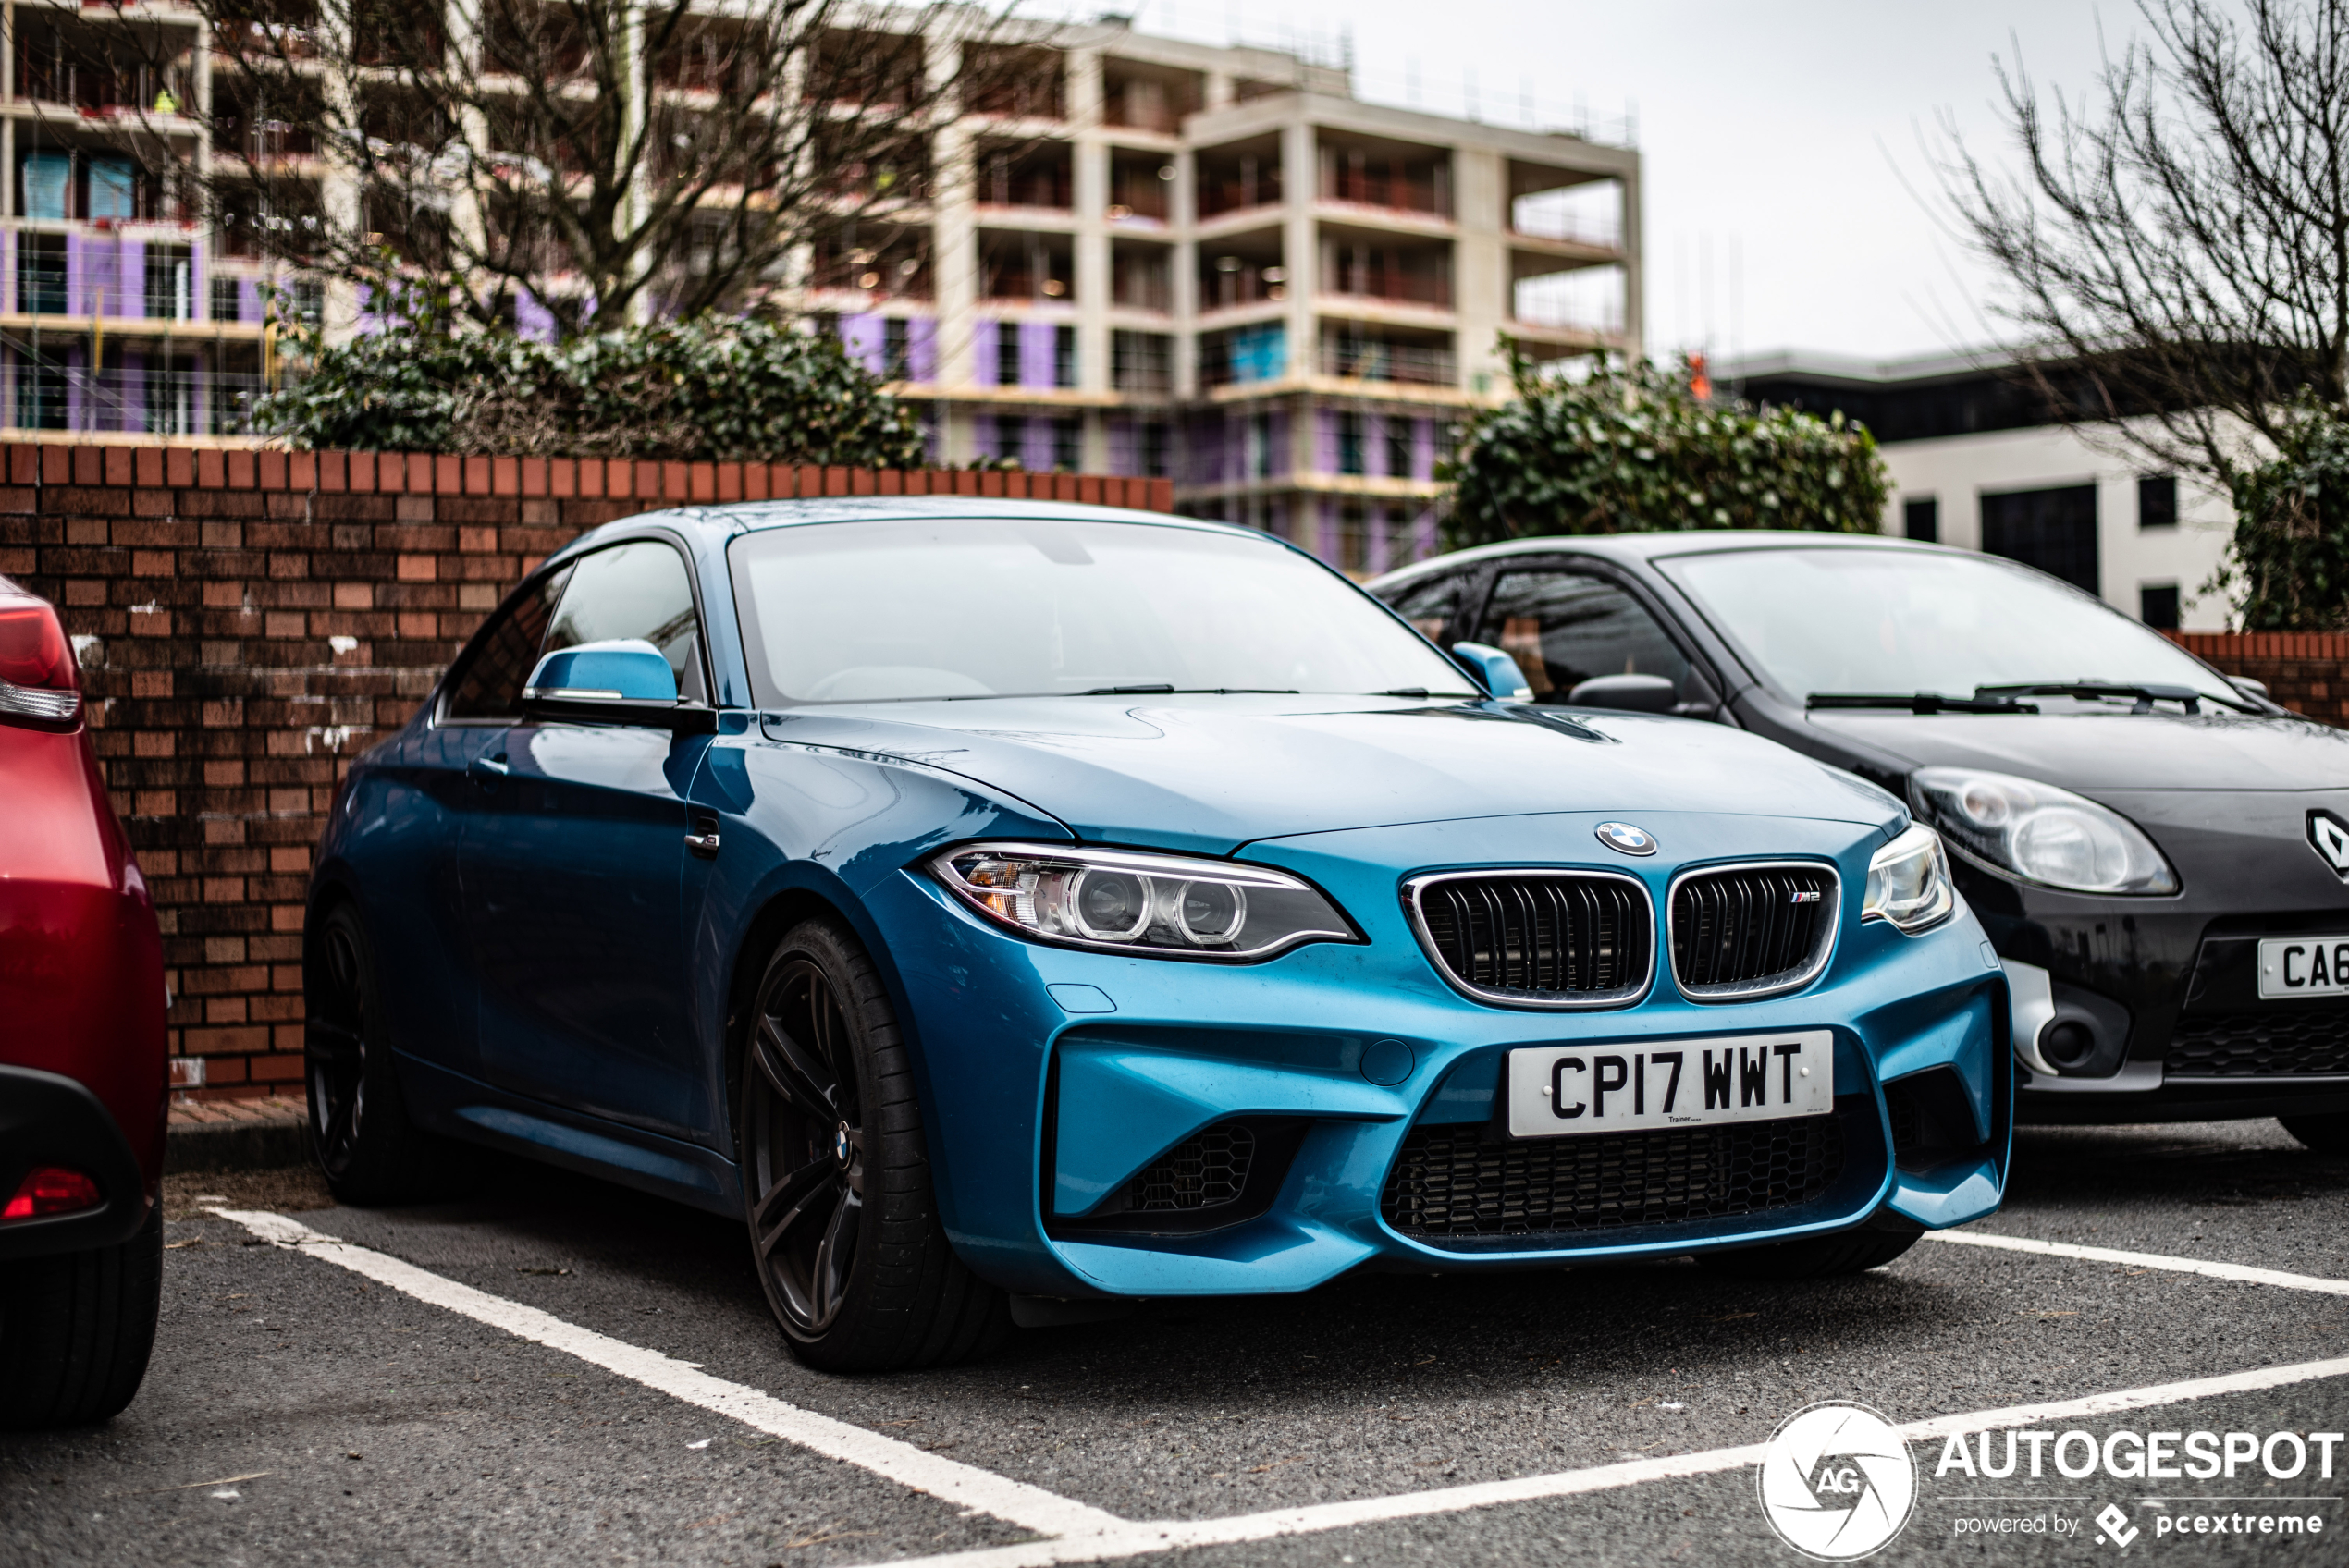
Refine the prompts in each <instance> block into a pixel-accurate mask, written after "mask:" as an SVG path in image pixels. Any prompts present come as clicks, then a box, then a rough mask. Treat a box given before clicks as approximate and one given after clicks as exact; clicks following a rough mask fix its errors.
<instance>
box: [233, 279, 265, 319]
mask: <svg viewBox="0 0 2349 1568" xmlns="http://www.w3.org/2000/svg"><path fill="white" fill-rule="evenodd" d="M237 319H238V320H239V321H252V322H257V321H259V320H260V319H261V285H260V284H258V283H256V282H254V281H253V280H252V278H249V277H247V278H240V279H239V280H238V283H237Z"/></svg>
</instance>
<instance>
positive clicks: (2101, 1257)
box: [1925, 1231, 2349, 1296]
mask: <svg viewBox="0 0 2349 1568" xmlns="http://www.w3.org/2000/svg"><path fill="white" fill-rule="evenodd" d="M1925 1240H1926V1241H1928V1242H1949V1243H1953V1244H1955V1245H1958V1246H1966V1247H1996V1248H1998V1249H1999V1250H2000V1251H2003V1252H2029V1253H2037V1254H2038V1255H2039V1256H2042V1257H2076V1258H2078V1259H2080V1260H2081V1261H2082V1262H2084V1263H2119V1264H2125V1265H2126V1266H2128V1267H2129V1268H2161V1269H2167V1270H2170V1271H2171V1272H2172V1273H2177V1274H2199V1275H2201V1276H2202V1277H2203V1278H2204V1279H2206V1280H2236V1281H2238V1282H2240V1283H2242V1284H2246V1285H2278V1286H2281V1287H2282V1288H2283V1289H2285V1290H2287V1291H2321V1292H2324V1293H2325V1294H2327V1295H2335V1296H2349V1280H2328V1279H2325V1278H2323V1277H2322V1276H2321V1275H2317V1274H2287V1273H2285V1272H2283V1271H2282V1270H2281V1269H2277V1268H2249V1267H2246V1266H2245V1265H2244V1264H2240V1263H2206V1262H2204V1261H2203V1260H2202V1259H2200V1258H2197V1257H2170V1256H2164V1255H2163V1254H2160V1253H2152V1252H2118V1251H2115V1250H2114V1249H2113V1248H2111V1247H2079V1246H2073V1245H2072V1244H2071V1243H2068V1242H2036V1241H2033V1240H2031V1239H2030V1238H2029V1237H2027V1236H1995V1235H1991V1234H1989V1233H1988V1232H1986V1231H1927V1232H1925Z"/></svg>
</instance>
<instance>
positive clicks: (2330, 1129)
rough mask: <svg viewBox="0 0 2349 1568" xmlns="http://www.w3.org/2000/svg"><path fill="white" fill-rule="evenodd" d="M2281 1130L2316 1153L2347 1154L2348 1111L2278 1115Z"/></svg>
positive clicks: (2348, 1137)
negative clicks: (2322, 1114)
mask: <svg viewBox="0 0 2349 1568" xmlns="http://www.w3.org/2000/svg"><path fill="white" fill-rule="evenodd" d="M2276 1120H2277V1121H2281V1122H2282V1123H2283V1130H2284V1131H2285V1132H2287V1133H2291V1134H2292V1135H2293V1136H2294V1137H2295V1138H2297V1139H2299V1140H2300V1141H2301V1142H2302V1143H2304V1144H2306V1145H2308V1147H2310V1148H2311V1149H2314V1150H2315V1151H2316V1152H2317V1153H2318V1154H2341V1155H2349V1112H2343V1111H2334V1112H2332V1113H2331V1114H2330V1115H2324V1116H2279V1117H2277V1118H2276Z"/></svg>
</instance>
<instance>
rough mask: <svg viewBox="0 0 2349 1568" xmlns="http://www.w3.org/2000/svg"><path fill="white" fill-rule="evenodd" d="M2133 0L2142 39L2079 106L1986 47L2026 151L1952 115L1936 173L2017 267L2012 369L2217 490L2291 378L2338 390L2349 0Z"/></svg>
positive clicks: (2343, 396) (2346, 228) (2273, 413)
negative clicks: (2232, 0) (1985, 146)
mask: <svg viewBox="0 0 2349 1568" xmlns="http://www.w3.org/2000/svg"><path fill="white" fill-rule="evenodd" d="M2140 9H2141V11H2142V13H2143V15H2144V18H2145V21H2146V32H2147V34H2148V35H2149V36H2148V38H2147V39H2146V41H2143V42H2133V43H2130V44H2128V45H2127V46H2125V47H2124V48H2123V49H2122V50H2121V52H2120V54H2119V55H2117V56H2116V57H2109V58H2108V59H2107V61H2106V63H2105V66H2104V67H2103V70H2102V71H2101V73H2100V74H2099V77H2098V80H2097V86H2096V89H2095V92H2094V93H2093V94H2092V95H2091V96H2090V98H2089V99H2085V100H2084V101H2083V102H2081V103H2079V104H2071V103H2067V102H2066V101H2065V100H2064V98H2063V97H2062V95H2061V94H2060V93H2053V94H2043V93H2042V92H2040V90H2039V88H2038V87H2037V86H2036V85H2035V83H2034V82H2033V80H2032V79H2031V77H2030V76H2029V74H2028V73H2027V72H2026V71H2024V69H2023V67H2022V66H2021V64H2020V63H2019V61H2018V62H2017V63H2016V64H2014V65H2012V66H2011V67H2010V66H2009V65H2008V64H2007V63H2005V62H2003V61H2001V62H2000V63H1999V64H1998V80H1999V86H2000V88H2001V90H2002V95H2003V97H2004V101H2005V108H2006V117H2007V129H2008V130H2009V131H2010V133H2011V137H2012V140H2013V141H2014V143H2015V146H2016V148H2017V150H2018V151H2019V152H2020V153H2022V159H2021V166H2020V168H2019V169H2018V170H2016V171H2015V172H2013V173H2008V172H2005V171H2004V169H2003V167H2002V166H2001V165H1998V164H1996V163H1993V162H1991V161H1987V160H1986V159H1984V158H1982V157H1979V156H1977V155H1976V154H1975V153H1974V151H1973V150H1972V149H1971V148H1970V147H1968V145H1967V144H1966V142H1965V141H1964V139H1963V137H1962V135H1961V134H1960V132H1959V130H1958V128H1957V125H1956V123H1955V121H1954V120H1953V119H1951V118H1949V117H1948V116H1944V117H1943V120H1942V125H1941V130H1942V151H1941V153H1940V155H1939V157H1938V159H1937V172H1938V174H1939V176H1940V180H1941V188H1942V191H1943V194H1944V195H1945V197H1946V198H1947V199H1948V201H1949V204H1950V206H1951V208H1952V209H1953V210H1954V212H1955V213H1956V214H1957V218H1958V221H1959V226H1960V228H1961V231H1962V233H1963V234H1964V235H1965V236H1966V238H1967V239H1969V240H1970V241H1971V243H1972V244H1973V245H1974V249H1975V250H1976V251H1978V252H1979V253H1980V254H1981V255H1982V256H1983V257H1984V258H1986V260H1987V261H1989V262H1990V263H1991V264H1992V265H1994V266H1995V267H1996V268H1997V269H1998V271H1999V272H2000V273H2001V274H2003V275H2004V276H2005V277H2006V279H2007V281H2008V283H2009V284H2010V285H2011V296H2010V297H2009V298H2008V299H2007V300H2005V301H2003V302H2002V303H2001V304H2000V305H1999V306H1998V307H1997V308H1998V311H1999V312H2000V313H2001V314H2003V315H2004V316H2005V317H2006V318H2007V319H2008V320H2010V321H2011V322H2012V323H2013V324H2014V325H2016V326H2018V327H2019V328H2021V329H2022V332H2021V336H2022V337H2023V339H2024V341H2025V342H2026V344H2027V345H2028V347H2027V348H2026V349H2024V350H2023V352H2022V353H2020V354H2019V355H2018V359H2017V366H2018V370H2019V371H2020V373H2021V374H2023V376H2024V377H2025V378H2026V379H2027V380H2028V381H2030V382H2031V383H2032V384H2034V386H2035V388H2036V389H2037V390H2038V391H2039V392H2040V393H2041V395H2043V396H2044V397H2046V398H2048V401H2049V402H2050V404H2051V405H2052V406H2053V407H2054V409H2055V410H2057V411H2058V413H2059V414H2060V416H2061V417H2063V418H2065V419H2066V420H2067V421H2069V422H2070V423H2073V424H2074V425H2075V426H2077V427H2090V426H2095V427H2097V429H2096V430H2095V432H2094V434H2095V435H2097V438H2098V439H2099V440H2103V441H2107V442H2111V441H2117V442H2120V443H2121V444H2123V445H2125V446H2126V447H2130V448H2132V449H2134V451H2136V452H2137V453H2138V454H2140V455H2141V456H2143V457H2144V458H2146V459H2149V460H2151V461H2152V462H2153V463H2155V464H2157V465H2158V466H2161V467H2166V468H2171V469H2175V470H2180V471H2184V472H2196V473H2199V474H2202V475H2204V476H2206V477H2207V478H2208V479H2209V480H2210V481H2211V482H2212V483H2213V484H2215V485H2217V486H2218V487H2220V488H2221V489H2223V488H2225V487H2226V486H2227V484H2229V482H2230V481H2231V480H2232V478H2233V477H2234V476H2235V475H2237V474H2238V473H2239V472H2241V471H2242V469H2243V467H2244V464H2245V463H2246V462H2248V461H2253V460H2256V457H2257V452H2258V451H2260V450H2262V449H2266V448H2269V447H2272V446H2273V445H2274V443H2275V442H2276V441H2277V439H2278V437H2279V436H2280V435H2281V433H2282V430H2283V426H2284V423H2285V422H2286V419H2287V414H2286V410H2285V404H2286V403H2287V401H2288V400H2289V399H2290V398H2292V397H2293V396H2294V394H2295V393H2297V392H2301V391H2304V390H2305V391H2306V392H2308V393H2310V394H2312V395H2313V396H2314V397H2316V398H2318V399H2319V400H2321V401H2322V402H2323V403H2325V404H2327V405H2329V406H2331V407H2332V408H2335V409H2342V408H2343V407H2344V404H2349V0H2297V3H2294V0H2242V4H2241V5H2239V6H2238V5H2221V4H2218V3H2216V0H2140ZM2115 420H2120V421H2122V422H2124V423H2119V424H2117V425H2116V424H2110V423H2105V422H2110V421H2115Z"/></svg>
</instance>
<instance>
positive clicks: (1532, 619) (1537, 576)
mask: <svg viewBox="0 0 2349 1568" xmlns="http://www.w3.org/2000/svg"><path fill="white" fill-rule="evenodd" d="M1477 641H1479V642H1481V643H1492V644H1493V645H1494V647H1496V648H1499V649H1501V650H1503V651H1504V652H1506V653H1507V654H1508V655H1510V656H1511V657H1513V658H1515V659H1516V660H1517V662H1518V668H1520V669H1522V670H1524V671H1525V681H1526V684H1527V685H1529V686H1531V687H1532V688H1533V700H1534V701H1535V702H1537V703H1562V702H1565V701H1566V700H1567V693H1568V692H1571V691H1573V690H1574V688H1575V686H1576V684H1577V683H1579V682H1580V681H1584V680H1590V679H1591V678H1592V677H1593V676H1596V675H1661V676H1663V677H1664V678H1665V679H1666V680H1669V681H1671V682H1672V685H1673V688H1674V690H1676V691H1677V692H1679V695H1680V700H1681V701H1682V702H1689V701H1691V700H1692V699H1694V698H1695V697H1696V696H1697V695H1698V693H1697V692H1695V691H1693V690H1692V687H1691V681H1690V680H1689V661H1688V660H1687V659H1685V658H1683V657H1681V656H1680V650H1679V648H1677V647H1675V646H1673V644H1672V640H1671V639H1670V638H1669V637H1666V635H1665V634H1664V629H1663V628H1662V627H1660V626H1658V625H1657V624H1656V623H1655V619H1654V617H1653V616H1651V615H1649V614H1648V612H1647V611H1646V610H1644V609H1642V607H1641V606H1640V602H1639V601H1638V600H1637V599H1634V598H1633V597H1631V595H1630V594H1629V593H1627V592H1625V591H1624V590H1623V589H1621V588H1618V587H1617V586H1616V585H1615V584H1614V583H1612V582H1607V581H1605V579H1604V578H1598V577H1590V576H1585V575H1584V574H1582V573H1580V572H1575V571H1511V572H1505V573H1503V574H1502V576H1501V580H1500V582H1496V583H1494V586H1493V598H1492V602H1491V603H1490V604H1489V605H1488V606H1486V607H1485V611H1484V622H1483V625H1482V627H1481V628H1480V630H1479V633H1478V637H1477Z"/></svg>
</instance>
